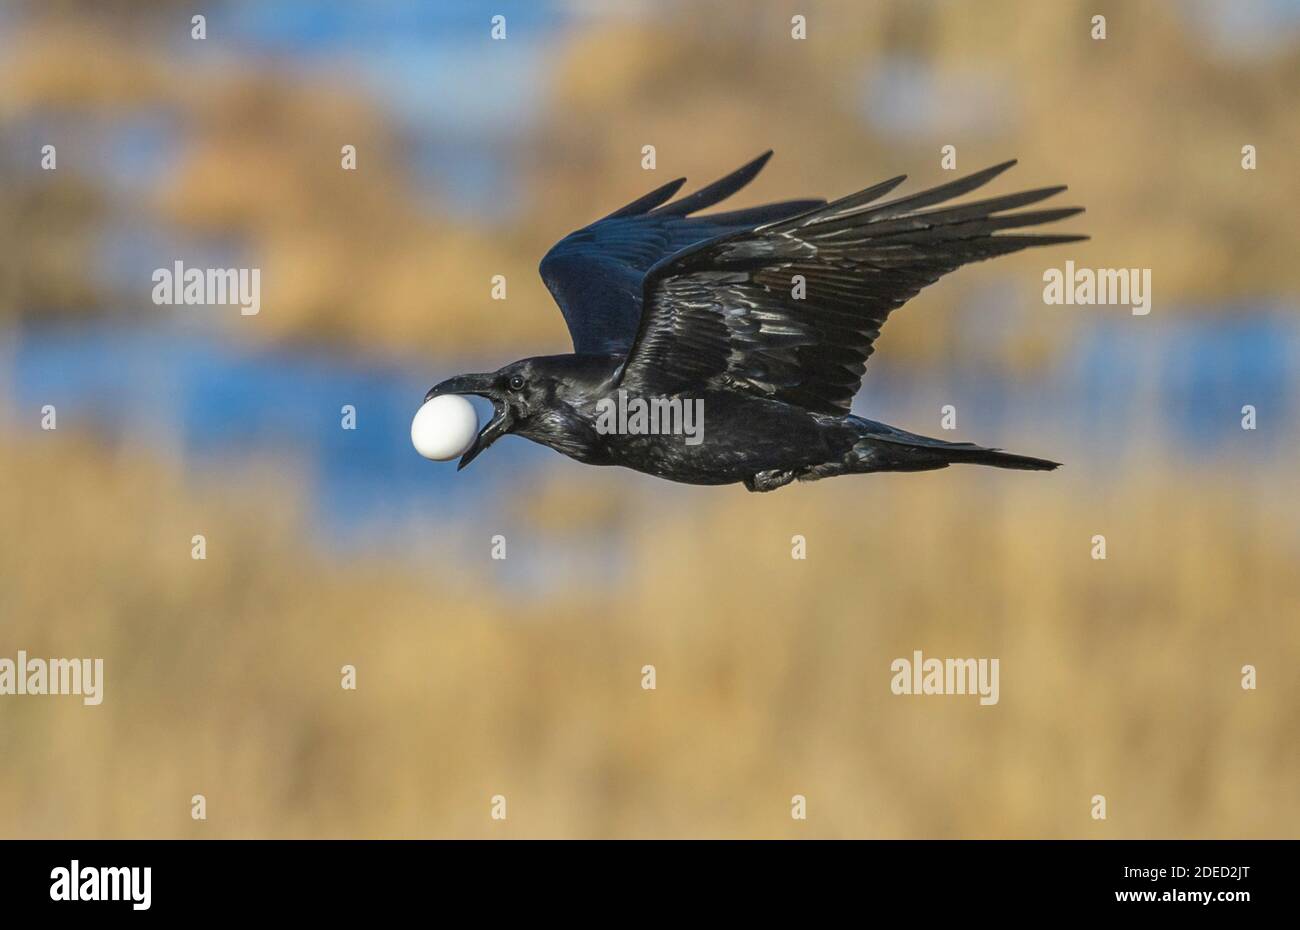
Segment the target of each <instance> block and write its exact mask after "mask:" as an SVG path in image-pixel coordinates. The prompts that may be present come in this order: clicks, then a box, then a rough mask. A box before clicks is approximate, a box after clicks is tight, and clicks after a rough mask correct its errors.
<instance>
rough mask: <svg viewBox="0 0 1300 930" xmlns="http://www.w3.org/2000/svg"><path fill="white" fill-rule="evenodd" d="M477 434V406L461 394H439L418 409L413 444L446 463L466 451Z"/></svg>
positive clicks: (412, 437)
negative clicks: (475, 408) (475, 407)
mask: <svg viewBox="0 0 1300 930" xmlns="http://www.w3.org/2000/svg"><path fill="white" fill-rule="evenodd" d="M477 435H478V414H477V413H475V412H474V405H473V404H471V403H470V402H469V401H467V400H466V399H465V398H463V397H461V396H460V395H459V394H440V395H439V396H437V397H434V398H431V399H430V400H429V402H428V403H426V404H425V405H424V406H422V407H421V408H420V409H419V410H417V411H416V412H415V419H413V420H412V421H411V444H412V445H414V446H415V451H416V452H419V453H420V454H421V455H423V456H424V457H425V458H426V459H433V460H434V461H436V462H445V461H447V460H448V459H454V458H456V456H458V455H460V454H462V453H463V452H465V451H466V450H467V449H469V447H470V446H471V445H473V443H474V437H475V436H477Z"/></svg>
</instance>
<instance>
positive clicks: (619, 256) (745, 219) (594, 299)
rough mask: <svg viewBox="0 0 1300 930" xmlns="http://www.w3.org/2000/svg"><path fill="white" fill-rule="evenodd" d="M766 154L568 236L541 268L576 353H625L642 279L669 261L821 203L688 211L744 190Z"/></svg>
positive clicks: (655, 194)
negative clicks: (695, 187)
mask: <svg viewBox="0 0 1300 930" xmlns="http://www.w3.org/2000/svg"><path fill="white" fill-rule="evenodd" d="M771 154H772V153H771V152H765V153H764V154H762V155H760V156H759V157H758V158H756V159H754V160H753V161H751V162H750V163H749V164H747V165H744V166H743V167H741V168H739V169H737V170H736V171H733V172H732V173H731V174H729V175H727V176H726V177H724V178H722V179H720V180H718V181H715V182H713V183H712V184H709V185H707V186H706V187H703V188H701V189H700V190H698V191H696V192H695V193H693V194H690V195H689V196H686V197H683V198H681V199H680V200H676V201H673V202H672V203H667V204H665V201H668V200H669V199H670V198H672V196H673V195H674V194H676V193H677V191H678V190H679V189H680V188H681V186H682V184H683V183H684V181H685V179H684V178H679V179H677V180H675V181H671V182H669V183H668V184H665V185H663V186H662V187H659V188H657V189H656V190H653V191H651V192H650V193H648V194H646V195H644V196H643V197H640V198H638V199H636V200H634V201H632V202H631V203H630V204H628V205H627V206H625V207H622V208H620V209H618V210H615V211H614V212H613V213H611V214H609V216H607V217H605V218H604V219H601V220H598V221H597V222H595V223H592V224H591V225H590V226H586V227H584V228H583V229H579V230H578V231H576V232H573V233H570V234H569V235H567V236H565V237H564V238H563V239H561V240H560V241H559V242H557V243H556V244H555V246H554V247H553V248H552V249H551V250H550V251H549V252H547V253H546V256H545V257H544V258H543V259H542V262H541V265H540V266H539V268H538V270H539V271H540V272H541V276H542V280H543V281H544V282H546V286H547V288H548V289H549V290H550V292H551V294H552V296H554V298H555V302H556V303H557V304H559V306H560V311H561V312H562V313H563V314H564V320H565V323H566V324H567V325H568V328H569V334H570V336H571V337H572V339H573V348H574V351H575V352H589V353H606V352H619V353H626V352H627V350H628V349H629V348H631V346H632V340H633V338H634V337H635V336H636V331H637V326H638V325H639V323H640V320H641V282H642V279H643V278H644V276H645V273H646V272H647V271H649V270H650V268H651V267H653V266H654V265H655V264H656V263H657V262H659V261H660V260H662V259H663V258H665V257H667V256H669V255H672V254H673V253H675V252H679V251H681V250H682V249H685V248H687V247H688V246H691V245H694V244H696V243H698V242H702V241H704V240H707V239H713V238H715V237H717V236H720V235H724V234H727V233H732V232H738V231H742V230H746V229H753V228H754V227H756V226H760V225H762V224H765V223H770V222H773V221H775V220H780V219H786V218H789V217H793V216H797V215H800V214H803V213H806V212H808V211H809V210H811V209H814V208H816V207H820V206H822V205H823V204H824V203H825V201H824V200H793V201H788V202H785V203H772V204H766V205H764V206H760V207H752V208H750V209H747V210H735V211H731V212H728V213H718V214H713V215H709V216H699V217H692V216H690V215H689V214H692V213H695V212H697V211H699V210H704V209H707V208H709V207H712V206H714V205H715V204H717V203H719V202H720V201H722V200H724V199H726V198H727V197H730V196H731V195H732V194H734V193H735V192H736V191H738V190H740V189H741V188H742V187H744V186H745V185H746V184H748V183H749V182H750V181H751V180H753V178H754V176H755V175H757V174H758V172H759V171H761V170H762V168H763V166H764V165H765V164H767V160H768V158H770V157H771Z"/></svg>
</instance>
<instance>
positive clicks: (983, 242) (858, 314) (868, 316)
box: [622, 161, 1087, 414]
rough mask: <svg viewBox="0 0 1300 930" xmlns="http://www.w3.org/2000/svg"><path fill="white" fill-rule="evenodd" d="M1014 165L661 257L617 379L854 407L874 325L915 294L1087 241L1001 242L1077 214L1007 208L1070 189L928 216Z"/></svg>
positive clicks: (836, 410) (849, 200)
mask: <svg viewBox="0 0 1300 930" xmlns="http://www.w3.org/2000/svg"><path fill="white" fill-rule="evenodd" d="M1014 164H1015V162H1014V161H1009V162H1006V163H1004V164H1001V165H996V166H994V167H992V168H988V169H985V170H984V171H980V172H978V173H977V174H973V175H970V176H969V177H966V178H961V179H959V180H956V181H953V182H951V183H949V184H944V185H942V186H940V187H935V188H933V189H931V190H927V191H923V192H921V193H918V194H913V195H911V196H908V197H902V198H899V199H896V200H892V201H889V202H886V203H882V204H878V205H874V206H872V203H873V202H874V201H875V200H877V199H878V198H880V197H883V196H884V195H885V194H887V193H889V191H891V190H893V189H894V188H895V187H897V186H898V185H899V184H901V183H902V182H903V180H904V177H897V178H892V179H890V180H888V181H885V182H883V183H881V184H877V185H875V186H874V187H870V188H868V189H866V190H864V191H860V192H859V193H856V194H853V195H851V196H848V197H845V198H843V199H842V200H837V201H835V202H834V203H831V204H828V205H826V206H824V207H822V208H820V209H817V210H814V211H812V212H809V213H805V214H802V215H799V216H795V217H793V218H790V219H785V220H780V221H777V222H774V223H769V224H767V225H765V226H761V227H758V228H756V229H751V230H746V231H743V232H739V233H730V234H725V235H722V236H720V237H718V238H716V239H713V240H710V241H708V242H702V243H698V244H696V245H695V246H693V247H688V248H686V249H685V250H683V251H682V252H679V253H678V254H676V255H672V256H670V257H668V258H666V259H664V260H663V261H661V262H660V263H659V264H657V265H656V266H655V267H654V268H652V269H651V270H650V271H649V272H648V273H647V274H646V277H645V294H644V305H645V311H644V313H643V314H642V318H641V324H640V327H639V329H638V333H637V338H636V343H635V345H634V346H633V348H632V349H631V351H630V352H629V354H628V357H627V359H626V360H625V361H624V365H623V375H622V383H623V384H626V385H628V386H629V387H630V386H633V385H635V386H636V387H637V388H638V389H640V390H643V391H645V392H655V393H675V392H679V391H683V390H691V389H699V388H702V387H704V386H712V387H719V388H730V389H733V390H741V391H747V392H750V393H753V394H757V395H759V396H762V397H770V398H774V399H777V400H782V401H785V402H787V403H791V404H797V405H799V406H801V407H804V408H806V409H808V410H812V411H818V412H823V413H832V414H843V413H847V412H848V411H849V405H850V404H851V403H852V401H853V395H855V394H856V393H857V392H858V388H859V386H860V385H861V383H862V373H863V371H864V370H865V362H866V360H867V358H868V356H870V355H871V351H872V348H873V347H874V345H875V340H876V337H877V336H878V335H879V334H880V327H881V326H882V325H883V324H884V322H885V319H886V318H887V317H888V316H889V313H890V311H891V310H893V309H894V308H895V307H898V306H901V305H902V304H903V303H904V302H905V301H907V300H909V299H910V298H911V297H913V296H914V295H915V294H916V293H917V292H918V291H920V290H921V288H923V287H925V286H926V285H928V284H932V283H934V282H935V281H937V280H938V279H939V278H940V277H942V276H943V275H945V274H947V273H948V272H950V271H952V270H954V269H956V268H958V267H959V266H961V265H964V264H967V263H968V262H974V261H980V260H981V259H985V258H991V257H993V256H995V255H1004V254H1006V253H1008V252H1016V251H1019V250H1020V249H1024V248H1028V247H1029V246H1036V245H1052V244H1055V243H1060V242H1075V241H1078V240H1080V239H1086V238H1087V236H1063V235H1037V236H1035V235H997V233H998V231H1000V230H1005V229H1016V228H1019V227H1023V226H1035V225H1038V224H1040V223H1050V222H1053V221H1055V220H1060V219H1064V218H1065V217H1068V216H1073V215H1074V214H1076V213H1079V212H1081V211H1082V208H1081V207H1067V208H1064V209H1057V210H1029V211H1022V212H1019V213H1007V212H1006V211H1008V210H1014V209H1016V208H1018V207H1023V206H1026V205H1028V204H1032V203H1037V202H1038V201H1040V200H1043V199H1045V198H1047V197H1050V196H1052V195H1053V194H1056V193H1059V192H1060V191H1063V190H1065V188H1064V187H1063V186H1062V187H1046V188H1042V189H1040V190H1032V191H1025V192H1022V193H1018V194H1008V195H1006V196H1002V197H994V198H992V199H989V200H982V201H978V202H974V203H967V204H961V205H957V206H945V207H939V208H937V209H925V208H927V207H931V206H933V205H935V204H938V203H942V202H944V201H947V200H950V199H952V198H954V197H959V196H961V195H962V194H965V193H968V192H970V191H972V190H974V189H975V188H977V187H980V186H982V185H984V184H986V183H987V182H988V181H990V180H992V179H993V178H995V177H997V176H998V175H999V174H1001V173H1002V172H1003V171H1005V170H1006V169H1007V168H1009V167H1011V166H1012V165H1014ZM800 278H802V289H803V291H802V293H801V292H800Z"/></svg>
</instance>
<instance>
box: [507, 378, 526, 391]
mask: <svg viewBox="0 0 1300 930" xmlns="http://www.w3.org/2000/svg"><path fill="white" fill-rule="evenodd" d="M523 389H524V379H523V376H522V375H513V376H511V378H510V390H512V391H522V390H523Z"/></svg>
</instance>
